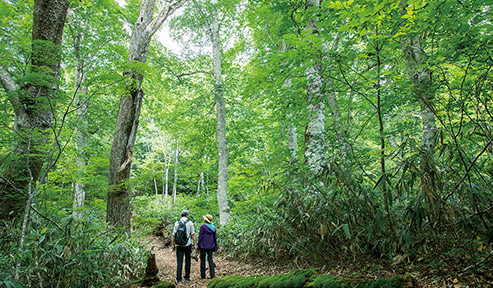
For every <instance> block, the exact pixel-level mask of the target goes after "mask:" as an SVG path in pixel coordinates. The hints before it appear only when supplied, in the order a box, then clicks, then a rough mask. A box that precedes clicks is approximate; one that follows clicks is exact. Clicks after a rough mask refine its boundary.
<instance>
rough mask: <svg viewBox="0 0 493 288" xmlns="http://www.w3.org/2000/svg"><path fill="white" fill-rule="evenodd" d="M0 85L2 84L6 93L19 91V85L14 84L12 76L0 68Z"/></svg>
mask: <svg viewBox="0 0 493 288" xmlns="http://www.w3.org/2000/svg"><path fill="white" fill-rule="evenodd" d="M0 83H2V86H3V88H4V89H5V91H7V92H12V91H15V90H18V89H19V85H17V84H16V83H15V82H14V79H12V76H10V74H9V73H8V72H7V71H6V70H5V69H3V68H2V67H0Z"/></svg>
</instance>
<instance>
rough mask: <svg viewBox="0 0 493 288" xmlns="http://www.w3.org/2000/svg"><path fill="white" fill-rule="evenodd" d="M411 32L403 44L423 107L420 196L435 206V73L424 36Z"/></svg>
mask: <svg viewBox="0 0 493 288" xmlns="http://www.w3.org/2000/svg"><path fill="white" fill-rule="evenodd" d="M400 5H401V8H402V10H401V14H402V15H404V14H406V9H405V8H406V6H407V4H406V1H401V3H400ZM424 35H425V33H422V34H421V35H419V34H417V33H410V34H408V37H405V38H403V39H402V41H401V46H402V51H403V54H404V59H405V61H406V67H407V72H408V75H409V78H410V80H411V82H412V83H413V89H414V95H415V96H416V98H417V99H418V101H419V104H420V108H421V114H420V115H421V121H422V123H423V128H422V129H423V131H422V136H421V151H420V153H421V156H420V170H421V181H420V189H419V193H420V195H421V196H422V197H424V198H425V199H427V201H428V202H429V203H430V204H432V205H433V206H434V205H435V204H436V201H437V200H438V191H437V190H438V187H439V178H438V174H437V169H436V163H435V156H434V154H435V147H436V145H437V139H436V135H437V127H436V120H435V114H434V113H433V104H434V100H435V97H434V94H433V92H432V83H433V80H432V72H431V70H430V69H429V68H428V67H427V64H426V55H425V51H424V49H423V40H424V39H423V38H422V37H423V36H424Z"/></svg>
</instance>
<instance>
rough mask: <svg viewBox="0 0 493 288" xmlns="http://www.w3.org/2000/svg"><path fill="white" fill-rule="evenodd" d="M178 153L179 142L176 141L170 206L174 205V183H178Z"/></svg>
mask: <svg viewBox="0 0 493 288" xmlns="http://www.w3.org/2000/svg"><path fill="white" fill-rule="evenodd" d="M179 154H180V142H179V140H178V142H176V150H175V176H174V178H173V197H172V198H171V208H173V207H174V205H175V200H176V184H177V183H178V155H179Z"/></svg>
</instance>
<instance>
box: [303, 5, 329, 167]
mask: <svg viewBox="0 0 493 288" xmlns="http://www.w3.org/2000/svg"><path fill="white" fill-rule="evenodd" d="M319 6H320V0H308V1H307V2H306V9H307V10H309V9H313V7H319ZM317 21H318V19H316V18H310V20H308V23H307V25H306V27H305V30H306V31H310V33H311V34H314V35H318V30H317ZM312 61H313V62H312V63H311V64H310V66H309V67H308V68H307V70H306V74H307V75H306V79H307V93H308V99H307V100H308V101H307V102H308V106H307V110H308V115H307V118H308V124H307V126H306V129H305V163H306V164H307V166H308V168H309V169H310V171H311V172H312V174H313V175H317V174H319V173H320V172H321V171H322V164H323V158H324V157H323V153H324V150H325V149H324V148H325V99H324V97H323V91H322V88H323V78H322V65H321V61H320V59H317V58H315V59H312Z"/></svg>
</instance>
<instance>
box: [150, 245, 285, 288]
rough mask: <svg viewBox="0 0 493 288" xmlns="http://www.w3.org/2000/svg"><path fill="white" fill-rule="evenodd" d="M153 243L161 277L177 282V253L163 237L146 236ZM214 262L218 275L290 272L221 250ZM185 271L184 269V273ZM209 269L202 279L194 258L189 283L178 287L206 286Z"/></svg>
mask: <svg viewBox="0 0 493 288" xmlns="http://www.w3.org/2000/svg"><path fill="white" fill-rule="evenodd" d="M146 239H147V240H148V241H152V243H150V244H148V247H149V248H151V247H153V250H152V251H153V253H155V254H156V263H157V266H158V268H159V274H158V276H159V279H161V280H164V281H169V282H172V283H175V284H176V253H175V251H173V250H172V249H171V247H165V244H164V241H163V238H162V237H158V236H149V237H146ZM214 262H215V264H216V277H223V276H227V275H241V276H248V275H274V274H277V273H284V272H289V271H288V270H286V268H280V267H276V266H269V267H265V266H264V265H255V264H251V263H246V262H245V261H242V259H233V258H232V257H231V256H229V255H224V254H222V253H221V251H219V252H217V253H214ZM184 272H185V271H183V273H184ZM208 272H209V271H207V272H206V275H207V279H200V260H199V262H196V261H195V260H193V259H192V267H191V272H190V280H191V282H188V283H185V282H183V283H180V284H177V287H191V288H205V287H207V284H208V283H209V281H210V279H209V274H208Z"/></svg>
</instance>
